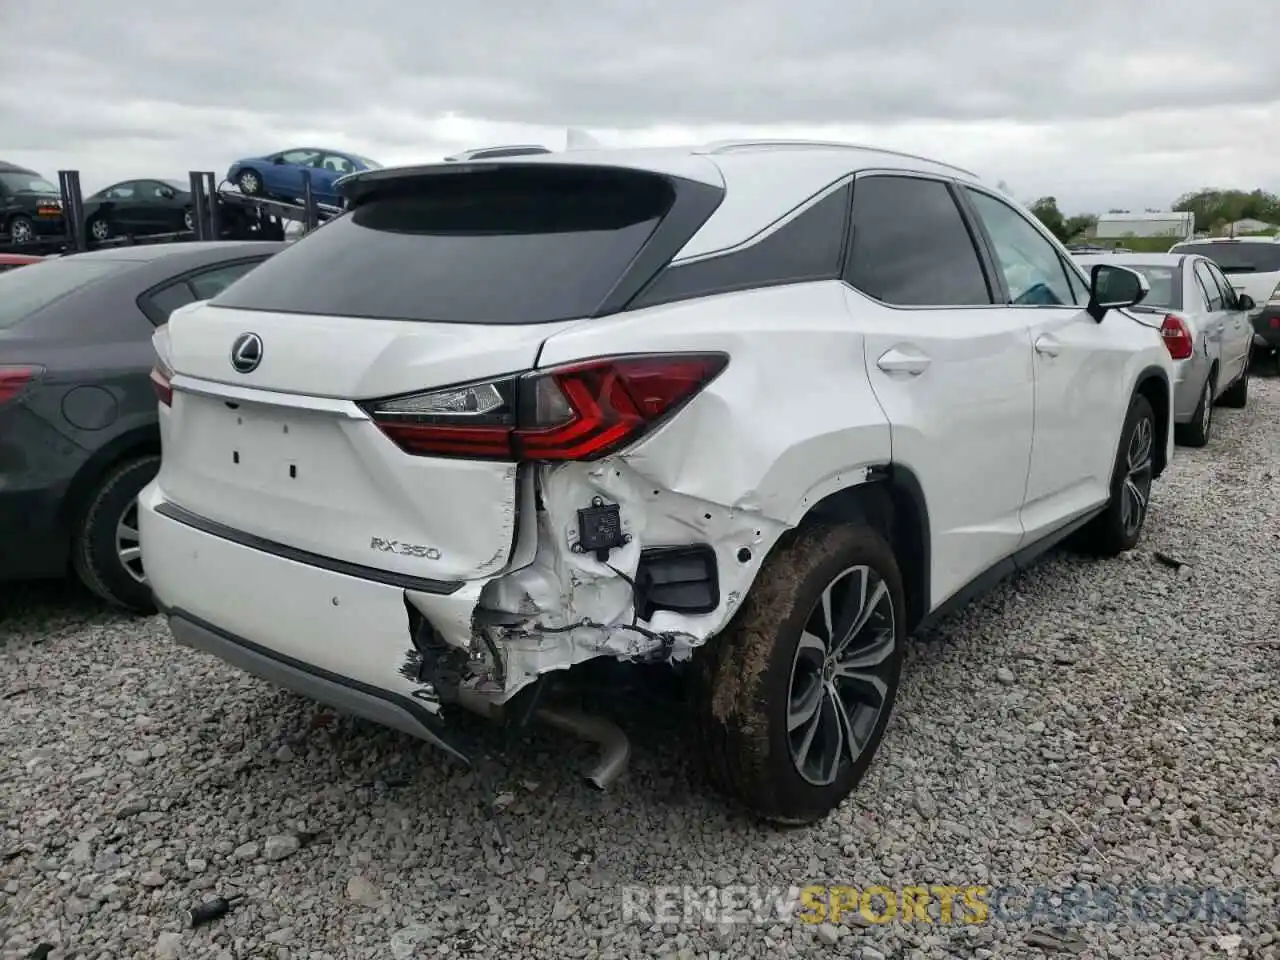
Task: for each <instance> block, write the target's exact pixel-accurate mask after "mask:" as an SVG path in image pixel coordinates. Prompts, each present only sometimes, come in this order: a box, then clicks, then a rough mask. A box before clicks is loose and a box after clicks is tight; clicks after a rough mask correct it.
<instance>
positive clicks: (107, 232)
mask: <svg viewBox="0 0 1280 960" xmlns="http://www.w3.org/2000/svg"><path fill="white" fill-rule="evenodd" d="M87 230H88V233H89V236H90V237H92V238H93V239H94V240H96V241H97V242H98V243H101V242H102V241H104V240H108V239H110V237H111V224H109V223H108V222H107V221H106V220H104V219H103V218H102V217H94V218H93V219H92V220H90V221H89V226H88V228H87Z"/></svg>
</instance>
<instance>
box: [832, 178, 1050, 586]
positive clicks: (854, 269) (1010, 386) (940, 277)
mask: <svg viewBox="0 0 1280 960" xmlns="http://www.w3.org/2000/svg"><path fill="white" fill-rule="evenodd" d="M850 247H851V248H850V253H849V260H848V264H847V266H846V270H845V279H846V282H847V283H848V284H849V286H850V287H852V288H853V289H851V290H849V292H848V301H849V305H850V314H851V317H852V319H853V322H854V324H856V326H857V329H858V330H859V331H860V332H862V333H863V335H864V336H865V338H866V339H865V344H866V353H865V356H866V373H867V376H868V378H869V380H870V383H871V386H872V389H873V390H874V391H875V395H876V398H877V399H878V400H879V402H880V405H881V407H882V408H883V410H884V413H885V415H886V417H887V418H888V420H889V424H890V428H891V432H892V443H893V461H894V463H895V464H897V465H900V466H903V467H906V468H908V469H910V470H911V471H912V472H913V473H914V474H915V475H916V477H917V478H918V479H919V481H920V485H921V487H922V488H923V489H924V490H925V491H926V492H927V493H928V496H929V504H928V506H929V524H930V528H931V534H932V537H933V542H934V547H933V551H932V571H931V577H932V579H931V582H932V584H933V596H932V597H931V598H930V599H931V605H933V606H936V605H937V604H938V603H940V602H942V601H943V600H945V599H946V598H947V597H949V596H951V595H952V594H954V593H955V592H956V591H957V590H959V589H960V588H962V587H963V586H965V584H967V583H968V582H970V581H971V580H973V579H974V578H975V577H977V576H978V575H979V574H982V573H984V572H985V571H986V570H988V569H990V568H991V567H992V566H994V565H995V564H997V563H998V562H1000V561H1001V560H1003V559H1004V558H1006V557H1008V556H1009V555H1011V554H1012V553H1013V552H1014V551H1015V550H1016V549H1017V547H1018V544H1019V543H1020V542H1021V540H1022V533H1023V530H1022V522H1021V520H1020V519H1019V513H1020V511H1021V508H1022V502H1023V497H1024V495H1025V492H1026V485H1027V468H1028V466H1029V464H1030V458H1031V441H1032V424H1033V419H1032V417H1033V408H1034V403H1035V388H1034V383H1033V379H1032V352H1031V342H1030V340H1029V339H1028V336H1027V327H1026V318H1025V316H1024V315H1022V314H1019V313H1018V312H1017V311H1014V310H1010V309H1008V308H1007V307H1004V306H1001V305H998V304H997V303H996V302H995V296H994V294H995V290H996V287H995V284H994V282H993V277H991V276H990V275H989V271H988V270H987V269H985V268H984V257H983V256H982V255H981V254H980V253H979V248H978V246H977V245H976V243H975V241H974V237H973V236H972V234H971V233H970V231H969V228H968V226H967V225H966V223H965V221H964V219H963V217H962V216H961V212H960V208H959V206H958V204H957V202H956V198H955V196H954V195H953V193H952V188H951V186H950V185H949V184H948V182H947V181H944V180H940V179H932V178H927V177H922V176H916V175H901V174H893V175H887V174H885V175H882V174H874V175H864V176H860V177H859V178H858V179H857V180H856V181H855V183H854V192H853V240H852V243H851V245H850ZM855 291H856V292H855Z"/></svg>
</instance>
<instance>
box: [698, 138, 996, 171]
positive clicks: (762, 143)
mask: <svg viewBox="0 0 1280 960" xmlns="http://www.w3.org/2000/svg"><path fill="white" fill-rule="evenodd" d="M757 147H791V148H794V149H798V150H803V149H805V148H818V149H826V150H865V151H869V152H872V153H887V154H889V155H891V156H894V157H906V158H907V159H909V160H920V161H922V162H924V163H932V164H934V165H936V166H939V167H946V168H948V169H949V170H956V171H958V172H959V173H963V174H965V175H966V176H969V177H973V179H975V180H981V179H982V178H981V177H979V176H978V175H977V174H976V173H974V172H973V171H972V170H966V169H965V168H964V167H957V166H956V165H955V164H954V163H946V162H944V161H942V160H934V159H933V158H932V157H922V156H920V155H919V154H918V153H907V152H906V151H904V150H890V149H889V148H888V147H877V146H873V145H871V144H866V143H844V142H841V141H839V140H716V141H713V142H712V143H708V144H707V145H706V146H703V147H699V148H698V149H696V150H694V151H693V152H694V153H700V154H707V155H709V156H714V155H716V154H719V153H732V152H733V151H735V150H751V149H754V148H757Z"/></svg>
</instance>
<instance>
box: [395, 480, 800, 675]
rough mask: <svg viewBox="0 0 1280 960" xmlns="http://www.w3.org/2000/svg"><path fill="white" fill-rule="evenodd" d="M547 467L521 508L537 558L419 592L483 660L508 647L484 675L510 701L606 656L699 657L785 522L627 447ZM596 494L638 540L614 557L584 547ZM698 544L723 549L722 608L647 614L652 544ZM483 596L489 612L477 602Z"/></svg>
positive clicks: (458, 641) (449, 631)
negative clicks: (699, 491)
mask: <svg viewBox="0 0 1280 960" xmlns="http://www.w3.org/2000/svg"><path fill="white" fill-rule="evenodd" d="M537 470H538V474H537V476H536V478H535V477H534V476H529V477H527V478H526V479H527V480H528V481H529V482H531V483H532V482H533V481H534V480H535V479H536V481H537V484H538V487H539V489H540V493H541V498H540V501H541V502H540V504H539V508H537V509H535V510H534V511H532V513H533V516H532V517H530V516H529V512H526V511H524V510H522V517H521V521H522V522H521V526H522V528H523V529H522V537H521V538H522V539H524V538H526V537H528V536H529V535H531V534H532V535H534V536H536V552H534V555H533V558H532V562H530V563H528V564H527V565H526V566H523V567H521V568H520V569H517V570H514V571H513V572H511V573H507V574H505V575H502V576H499V577H495V578H493V579H491V580H488V581H483V582H480V583H479V584H477V583H471V584H468V585H467V587H466V588H464V589H463V590H462V591H459V592H458V593H457V594H454V595H453V596H451V597H449V598H434V597H422V596H417V597H412V598H411V602H413V603H414V604H415V605H416V606H418V607H419V609H421V610H422V611H423V613H424V614H425V615H426V616H427V617H428V618H429V619H430V620H431V622H432V624H433V625H434V626H435V628H436V629H437V630H438V631H440V633H441V634H442V636H443V637H444V639H445V640H446V642H449V643H453V644H455V645H459V646H464V645H465V646H467V647H468V648H469V650H470V651H471V652H472V654H473V655H475V656H477V657H480V658H483V657H484V656H485V655H486V647H487V646H488V645H487V644H485V643H484V640H486V639H488V640H490V641H491V642H492V645H493V646H496V648H497V650H498V653H499V655H500V656H501V658H502V660H503V661H504V662H503V663H502V664H501V667H502V669H501V670H500V671H499V670H496V669H488V670H484V671H482V672H481V673H480V674H478V675H477V676H476V677H475V678H474V681H473V682H474V683H475V684H477V685H478V686H480V687H481V688H483V689H484V690H486V691H490V692H491V693H492V694H493V695H495V696H497V697H499V698H501V699H506V698H507V697H510V696H511V695H512V694H514V693H515V692H516V691H518V690H519V689H520V688H522V687H524V686H526V685H527V684H528V683H530V682H531V681H532V680H533V679H534V678H535V677H537V676H538V675H539V674H542V673H546V672H548V671H551V670H559V669H565V668H567V667H571V666H573V665H574V664H577V663H581V662H583V661H585V660H589V659H592V658H594V657H599V656H613V657H618V658H623V659H635V660H642V659H652V658H656V659H670V660H677V661H679V660H685V659H687V658H688V657H689V656H690V655H691V653H692V651H693V650H694V648H696V647H698V646H700V645H701V644H702V643H703V642H704V641H705V640H706V639H707V638H708V637H710V636H713V635H714V634H715V633H716V632H718V631H719V630H720V629H721V628H722V627H723V625H724V624H725V623H726V622H727V621H728V620H729V618H730V617H731V616H732V615H733V613H734V612H735V611H736V610H737V608H738V605H739V604H740V603H741V601H742V598H743V596H745V594H746V591H747V589H748V588H749V586H750V584H751V582H752V580H753V579H754V577H755V575H756V572H757V571H758V570H759V567H760V564H761V563H762V562H763V560H764V557H765V556H766V555H767V553H768V550H769V548H770V547H771V546H772V545H773V543H774V541H775V540H776V539H777V538H778V536H780V535H781V533H782V532H783V530H784V529H785V525H784V524H782V523H780V522H778V521H775V520H770V519H768V518H766V517H765V516H764V515H763V514H761V513H760V512H759V511H758V510H752V509H747V508H746V507H744V506H743V505H742V504H741V503H740V504H739V505H738V506H736V507H729V506H725V505H723V504H716V503H710V502H707V501H704V500H699V499H696V498H693V497H687V496H684V495H682V494H679V493H676V492H674V491H672V490H670V489H667V488H664V487H662V486H660V485H659V484H657V483H655V482H654V481H652V480H651V479H649V478H647V477H646V476H644V475H642V474H641V473H640V472H638V471H637V470H635V469H634V468H633V467H631V466H630V464H629V463H628V462H627V461H626V460H625V459H623V458H621V457H615V458H609V459H605V460H601V461H598V462H594V463H567V464H558V465H554V466H541V467H538V468H537ZM595 498H600V500H601V501H603V502H604V503H606V504H610V503H612V504H617V505H618V506H619V513H620V519H621V524H622V533H623V536H624V539H626V542H625V543H624V544H623V545H622V546H620V547H617V548H615V549H613V550H611V551H610V552H609V555H608V557H607V559H606V560H605V561H601V560H600V559H598V558H597V557H596V556H595V555H594V554H592V553H589V552H581V553H579V552H575V549H574V548H575V545H577V543H578V536H579V531H578V511H579V509H581V508H583V507H586V506H589V505H591V503H592V501H593V500H594V499H595ZM526 502H527V501H526ZM627 538H629V539H627ZM687 544H707V545H708V546H710V547H711V548H712V549H713V550H714V551H715V554H716V562H717V567H718V576H719V586H720V604H719V606H718V607H717V608H716V609H715V610H713V611H711V612H710V613H705V614H698V615H688V614H681V613H675V612H672V611H657V612H656V613H655V614H654V615H653V617H652V619H651V620H649V621H643V620H639V619H638V618H637V616H636V610H635V602H634V601H635V597H634V590H633V583H634V581H635V578H636V571H637V567H638V566H639V562H640V555H641V551H643V550H644V549H645V548H647V547H659V546H680V545H687ZM520 546H521V548H523V547H524V546H525V544H521V545H520ZM477 605H478V607H479V608H480V610H481V611H482V612H483V614H484V615H483V616H477V615H474V614H473V613H472V611H471V610H468V609H467V608H468V606H470V607H471V608H474V607H476V606H477ZM486 635H487V636H486ZM499 673H501V679H500V680H499V677H498V675H499ZM477 692H479V691H477Z"/></svg>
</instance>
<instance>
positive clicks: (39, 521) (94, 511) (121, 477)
mask: <svg viewBox="0 0 1280 960" xmlns="http://www.w3.org/2000/svg"><path fill="white" fill-rule="evenodd" d="M285 246H286V244H283V243H263V242H220V243H167V244H155V245H151V246H131V247H121V248H118V249H114V250H101V251H95V252H92V253H82V254H77V255H74V256H69V257H59V258H57V259H51V260H48V261H45V262H41V263H36V264H32V265H30V266H24V267H23V268H22V269H21V270H10V271H8V272H5V273H0V581H4V580H17V579H37V578H49V577H61V576H64V575H65V574H67V573H68V572H70V571H71V570H74V571H75V573H76V574H77V575H78V576H79V577H80V579H81V580H82V581H83V582H84V584H85V585H86V586H87V587H89V589H91V590H92V591H94V592H95V593H97V594H98V595H99V596H101V597H103V598H104V599H106V600H108V601H110V602H112V603H114V604H117V605H119V606H122V607H126V608H129V609H133V610H138V611H140V612H147V611H149V610H150V609H151V608H152V607H151V592H150V590H149V589H148V587H147V585H146V580H145V577H144V574H143V570H142V563H141V559H140V554H141V551H140V550H139V546H138V533H137V522H136V507H135V506H134V500H135V498H136V496H137V494H138V491H139V490H141V489H142V488H143V487H144V486H145V485H146V484H147V483H148V482H149V481H150V480H151V478H152V477H153V476H154V475H155V472H156V468H157V467H158V465H159V462H160V433H159V427H158V426H157V410H156V397H155V394H154V393H153V392H152V389H151V384H150V371H151V367H152V363H153V361H154V357H155V354H154V349H153V348H152V345H151V335H152V334H153V333H154V332H155V329H156V327H158V326H160V325H162V324H164V323H165V322H166V321H167V320H168V319H169V314H170V313H172V312H173V311H174V310H176V309H178V308H179V307H181V306H184V305H186V304H188V303H192V302H194V301H196V300H207V299H209V298H210V297H213V296H214V295H216V294H217V293H219V292H221V291H222V290H223V289H224V288H225V287H227V286H228V285H229V284H231V283H232V282H233V281H235V280H236V279H238V278H239V277H241V276H243V275H244V274H246V273H248V272H249V271H250V270H252V269H253V268H254V267H255V266H257V265H258V264H260V263H262V262H263V261H264V260H266V259H267V258H268V257H270V256H271V255H272V254H274V253H276V252H277V251H279V250H281V249H283V248H284V247H285Z"/></svg>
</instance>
